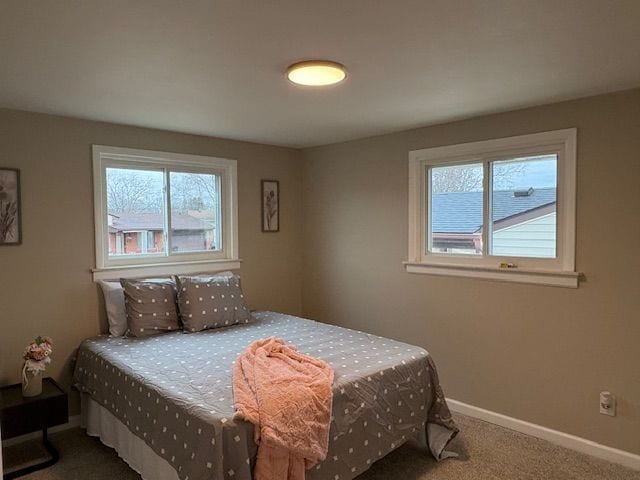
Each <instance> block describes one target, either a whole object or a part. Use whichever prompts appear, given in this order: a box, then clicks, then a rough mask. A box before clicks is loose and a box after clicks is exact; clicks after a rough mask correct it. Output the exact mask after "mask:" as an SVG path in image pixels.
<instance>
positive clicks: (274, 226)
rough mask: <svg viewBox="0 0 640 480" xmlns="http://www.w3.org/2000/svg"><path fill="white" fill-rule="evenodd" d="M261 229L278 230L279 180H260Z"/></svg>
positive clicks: (264, 230)
mask: <svg viewBox="0 0 640 480" xmlns="http://www.w3.org/2000/svg"><path fill="white" fill-rule="evenodd" d="M261 187H262V188H261V190H262V231H263V232H279V231H280V182H278V181H277V180H262V182H261Z"/></svg>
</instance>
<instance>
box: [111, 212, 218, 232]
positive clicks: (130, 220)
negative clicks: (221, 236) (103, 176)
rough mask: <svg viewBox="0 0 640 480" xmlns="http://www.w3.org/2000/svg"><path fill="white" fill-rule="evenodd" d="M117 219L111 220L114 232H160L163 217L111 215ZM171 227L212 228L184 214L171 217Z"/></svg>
mask: <svg viewBox="0 0 640 480" xmlns="http://www.w3.org/2000/svg"><path fill="white" fill-rule="evenodd" d="M110 215H114V216H115V217H117V218H114V219H113V224H112V225H111V227H110V230H111V228H113V229H114V230H116V231H137V230H162V229H163V228H164V217H163V215H162V214H160V213H113V214H110ZM171 227H172V228H173V229H174V230H209V229H211V228H213V223H212V222H207V221H205V220H202V219H199V218H195V217H192V216H190V215H185V214H175V213H174V214H173V215H171Z"/></svg>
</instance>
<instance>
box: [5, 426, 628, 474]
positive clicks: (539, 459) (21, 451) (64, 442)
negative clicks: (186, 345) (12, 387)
mask: <svg viewBox="0 0 640 480" xmlns="http://www.w3.org/2000/svg"><path fill="white" fill-rule="evenodd" d="M455 420H456V422H457V423H458V425H459V426H460V430H461V433H460V435H459V436H458V438H456V439H455V440H454V442H452V444H451V449H452V450H454V451H456V452H458V453H459V454H460V457H459V458H457V459H448V460H445V461H443V462H440V463H436V462H435V461H434V460H433V458H432V457H431V456H430V455H429V454H428V453H427V452H426V451H425V450H424V449H423V448H421V447H419V446H417V445H415V444H411V443H410V444H405V445H404V446H402V447H400V448H399V449H397V450H396V451H395V452H392V453H391V454H389V455H388V456H387V457H385V458H383V459H382V460H380V461H378V462H376V463H375V464H374V465H373V466H372V467H371V469H370V470H369V471H367V472H365V473H363V474H362V475H360V476H359V477H358V479H357V480H383V479H385V480H388V479H396V478H398V479H402V480H485V479H486V480H489V479H491V480H533V479H536V480H537V479H544V480H574V479H575V480H596V479H605V480H640V472H636V471H633V470H629V469H626V468H624V467H621V466H619V465H615V464H612V463H608V462H605V461H603V460H598V459H596V458H592V457H589V456H587V455H583V454H580V453H576V452H573V451H571V450H567V449H565V448H561V447H557V446H555V445H553V444H551V443H549V442H546V441H544V440H539V439H537V438H533V437H529V436H527V435H523V434H520V433H517V432H513V431H511V430H507V429H504V428H502V427H497V426H495V425H492V424H489V423H485V422H482V421H479V420H476V419H473V418H470V417H466V416H463V415H455ZM51 440H52V441H53V442H54V444H55V445H56V446H57V447H58V448H59V450H60V453H61V459H60V461H59V462H58V463H57V464H56V465H54V466H53V467H50V468H49V469H47V470H41V471H39V472H35V473H32V474H30V475H27V476H24V477H21V478H23V479H24V480H76V479H78V480H80V479H82V480H85V479H86V480H111V479H118V480H140V476H139V475H137V474H136V473H135V472H134V471H132V470H131V469H129V467H128V466H127V464H126V463H124V462H123V461H122V460H121V459H120V458H118V456H117V455H116V453H115V451H114V450H112V449H110V448H108V447H105V446H104V445H102V443H100V441H99V440H98V439H95V438H90V437H87V436H86V435H85V434H84V432H83V431H81V430H80V429H73V430H67V431H65V432H60V433H57V434H54V435H52V436H51ZM37 448H38V445H37V442H35V441H34V442H28V444H27V443H25V444H21V445H14V446H12V447H9V448H5V449H4V455H5V460H6V461H7V462H11V464H14V463H15V462H21V461H25V456H26V454H27V453H33V451H34V450H37ZM149 480H153V479H149Z"/></svg>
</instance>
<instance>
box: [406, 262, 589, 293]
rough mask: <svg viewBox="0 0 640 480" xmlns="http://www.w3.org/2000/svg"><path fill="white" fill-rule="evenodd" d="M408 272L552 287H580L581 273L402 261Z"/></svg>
mask: <svg viewBox="0 0 640 480" xmlns="http://www.w3.org/2000/svg"><path fill="white" fill-rule="evenodd" d="M402 263H403V265H404V267H405V270H406V272H407V273H418V274H425V275H445V276H449V277H466V278H481V279H485V280H497V281H502V282H514V283H529V284H537V285H547V286H552V287H566V288H578V280H579V277H580V274H579V273H577V272H562V271H550V270H534V269H521V268H514V269H502V268H492V267H479V266H467V265H451V264H438V265H433V264H426V263H417V262H402Z"/></svg>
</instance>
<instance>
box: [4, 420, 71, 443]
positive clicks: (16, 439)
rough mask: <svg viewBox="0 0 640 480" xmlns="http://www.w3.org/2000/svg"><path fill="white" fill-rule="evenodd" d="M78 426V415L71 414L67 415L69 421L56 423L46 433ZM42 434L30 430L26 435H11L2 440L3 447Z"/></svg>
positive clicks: (38, 436)
mask: <svg viewBox="0 0 640 480" xmlns="http://www.w3.org/2000/svg"><path fill="white" fill-rule="evenodd" d="M79 426H80V415H73V416H71V417H69V421H68V422H67V423H63V424H62V425H56V426H55V427H51V428H50V429H49V430H47V431H48V433H56V432H61V431H62V430H69V429H70V428H75V427H79ZM41 436H42V432H40V431H37V432H31V433H27V434H26V435H20V436H19V437H13V438H10V439H8V440H3V441H2V446H3V447H10V446H11V445H16V444H18V443H22V442H26V441H27V440H33V439H35V438H40V437H41Z"/></svg>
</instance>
